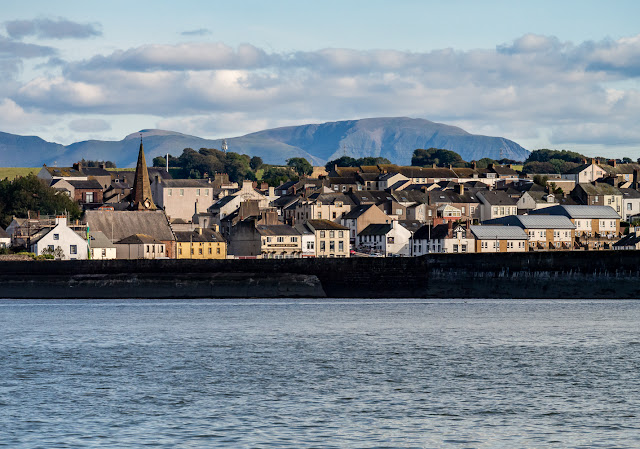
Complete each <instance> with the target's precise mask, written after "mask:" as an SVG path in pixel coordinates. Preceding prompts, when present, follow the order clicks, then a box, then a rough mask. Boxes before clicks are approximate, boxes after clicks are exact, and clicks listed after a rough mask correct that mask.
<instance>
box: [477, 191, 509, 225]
mask: <svg viewBox="0 0 640 449" xmlns="http://www.w3.org/2000/svg"><path fill="white" fill-rule="evenodd" d="M477 197H478V199H479V200H480V221H486V220H491V219H494V218H500V217H504V216H507V215H518V201H517V200H516V199H514V198H512V197H511V196H509V195H508V194H507V193H506V192H504V191H502V190H487V191H482V192H478V194H477Z"/></svg>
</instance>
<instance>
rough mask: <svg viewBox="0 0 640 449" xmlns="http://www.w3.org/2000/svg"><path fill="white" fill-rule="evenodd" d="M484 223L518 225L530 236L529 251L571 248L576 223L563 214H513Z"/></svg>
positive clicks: (565, 249)
mask: <svg viewBox="0 0 640 449" xmlns="http://www.w3.org/2000/svg"><path fill="white" fill-rule="evenodd" d="M483 225H502V226H517V227H519V228H520V229H522V230H523V231H524V232H525V233H526V234H527V235H528V237H529V251H553V250H564V251H567V250H571V249H573V246H574V237H575V229H576V225H575V224H573V223H572V222H571V220H569V218H567V217H565V216H562V215H543V214H539V215H511V216H508V217H502V218H496V219H494V220H489V221H486V222H484V223H483Z"/></svg>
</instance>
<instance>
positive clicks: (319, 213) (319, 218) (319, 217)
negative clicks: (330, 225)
mask: <svg viewBox="0 0 640 449" xmlns="http://www.w3.org/2000/svg"><path fill="white" fill-rule="evenodd" d="M318 220H322V212H318Z"/></svg>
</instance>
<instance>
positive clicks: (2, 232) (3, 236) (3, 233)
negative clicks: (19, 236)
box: [0, 228, 11, 239]
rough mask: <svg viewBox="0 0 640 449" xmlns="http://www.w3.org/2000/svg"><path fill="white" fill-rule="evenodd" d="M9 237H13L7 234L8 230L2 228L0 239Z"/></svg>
mask: <svg viewBox="0 0 640 449" xmlns="http://www.w3.org/2000/svg"><path fill="white" fill-rule="evenodd" d="M8 238H11V236H10V235H9V234H7V231H5V230H4V229H2V228H0V239H8Z"/></svg>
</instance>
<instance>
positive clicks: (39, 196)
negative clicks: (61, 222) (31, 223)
mask: <svg viewBox="0 0 640 449" xmlns="http://www.w3.org/2000/svg"><path fill="white" fill-rule="evenodd" d="M28 211H36V212H40V213H41V214H43V215H53V214H60V213H64V212H65V211H66V212H67V213H68V214H69V215H70V218H72V219H78V218H80V214H81V212H82V211H81V210H80V206H78V203H76V202H75V201H73V200H72V199H71V198H69V197H68V196H66V195H64V194H62V193H60V192H59V191H57V190H55V189H52V188H51V187H48V186H47V185H45V184H44V183H43V182H42V181H41V180H40V179H39V178H37V177H36V175H34V174H30V175H28V176H24V177H21V178H16V179H15V180H13V181H9V180H8V179H4V180H2V181H0V227H3V228H6V227H7V226H8V225H9V223H10V222H11V220H12V217H13V216H14V215H15V216H16V217H26V216H27V213H28Z"/></svg>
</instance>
